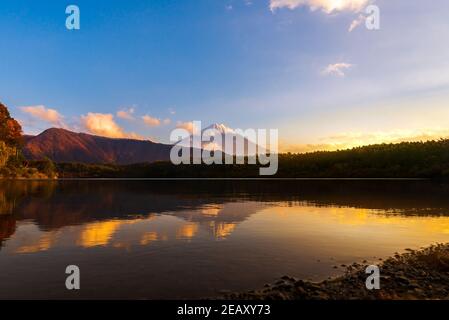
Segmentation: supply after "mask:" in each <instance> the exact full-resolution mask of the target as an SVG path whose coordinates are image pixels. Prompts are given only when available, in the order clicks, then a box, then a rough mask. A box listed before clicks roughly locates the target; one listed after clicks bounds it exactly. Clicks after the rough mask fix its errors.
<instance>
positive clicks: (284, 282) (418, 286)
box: [224, 244, 449, 300]
mask: <svg viewBox="0 0 449 320" xmlns="http://www.w3.org/2000/svg"><path fill="white" fill-rule="evenodd" d="M406 251H407V253H404V254H396V255H395V256H393V257H390V258H388V259H386V260H385V261H384V262H382V263H381V264H380V265H379V269H380V289H379V290H375V289H374V290H368V289H366V286H365V282H366V279H367V277H368V276H369V274H366V272H365V270H366V267H367V265H364V264H359V263H354V264H352V265H350V266H348V267H347V268H346V272H345V275H343V276H341V277H338V278H335V279H329V280H325V281H323V282H320V283H313V282H308V281H302V280H298V279H295V278H292V277H289V276H284V277H282V278H281V279H280V280H279V281H277V282H276V283H274V284H267V285H265V287H264V288H263V289H261V290H255V291H249V292H245V293H231V294H228V295H226V296H225V297H224V298H225V299H240V300H256V299H257V300H261V299H262V300H304V299H305V300H348V299H363V300H365V299H387V300H397V299H401V300H402V299H407V300H410V299H420V300H421V299H449V244H437V245H432V246H430V247H428V248H425V249H422V250H417V251H415V250H411V249H407V250H406Z"/></svg>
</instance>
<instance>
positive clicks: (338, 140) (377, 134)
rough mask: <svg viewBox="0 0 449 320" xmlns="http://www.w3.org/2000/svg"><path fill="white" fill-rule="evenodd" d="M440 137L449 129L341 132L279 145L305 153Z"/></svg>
mask: <svg viewBox="0 0 449 320" xmlns="http://www.w3.org/2000/svg"><path fill="white" fill-rule="evenodd" d="M442 138H443V139H444V138H449V129H444V128H428V129H419V130H390V131H374V132H343V133H339V134H335V135H332V136H328V137H324V138H321V139H319V140H318V142H317V143H314V144H292V143H288V142H285V141H284V142H282V141H281V143H280V144H279V146H280V151H281V152H296V153H305V152H314V151H335V150H343V149H350V148H354V147H360V146H367V145H373V144H382V143H400V142H417V141H430V140H439V139H442Z"/></svg>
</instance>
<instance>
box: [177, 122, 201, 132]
mask: <svg viewBox="0 0 449 320" xmlns="http://www.w3.org/2000/svg"><path fill="white" fill-rule="evenodd" d="M176 128H179V129H185V130H187V131H189V132H190V133H194V131H197V130H196V129H197V128H195V126H194V125H193V122H192V121H188V122H181V121H178V122H177V123H176Z"/></svg>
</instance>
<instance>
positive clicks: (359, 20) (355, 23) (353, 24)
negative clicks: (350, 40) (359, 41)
mask: <svg viewBox="0 0 449 320" xmlns="http://www.w3.org/2000/svg"><path fill="white" fill-rule="evenodd" d="M365 20H366V17H365V16H364V15H363V14H360V15H359V16H358V17H357V19H354V20H353V21H352V22H351V25H350V26H349V29H348V32H352V31H353V30H354V29H355V28H357V27H358V26H360V25H361V24H362V23H363V22H364V21H365Z"/></svg>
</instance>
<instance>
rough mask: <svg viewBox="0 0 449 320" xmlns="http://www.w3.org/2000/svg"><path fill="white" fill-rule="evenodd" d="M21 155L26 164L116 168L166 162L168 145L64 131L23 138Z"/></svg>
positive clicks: (57, 130)
mask: <svg viewBox="0 0 449 320" xmlns="http://www.w3.org/2000/svg"><path fill="white" fill-rule="evenodd" d="M24 140H25V145H24V147H23V154H24V156H25V157H26V158H27V159H29V160H39V159H42V158H44V157H48V158H50V159H52V160H53V161H55V162H84V163H113V164H119V165H125V164H133V163H143V162H155V161H168V160H169V159H170V149H171V147H172V146H171V145H167V144H161V143H155V142H152V141H148V140H147V141H142V140H133V139H113V138H106V137H100V136H94V135H90V134H86V133H75V132H71V131H68V130H65V129H56V128H52V129H48V130H45V131H44V132H42V133H41V134H39V135H37V136H25V139H24Z"/></svg>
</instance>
